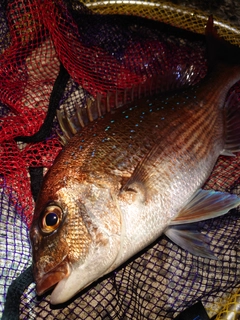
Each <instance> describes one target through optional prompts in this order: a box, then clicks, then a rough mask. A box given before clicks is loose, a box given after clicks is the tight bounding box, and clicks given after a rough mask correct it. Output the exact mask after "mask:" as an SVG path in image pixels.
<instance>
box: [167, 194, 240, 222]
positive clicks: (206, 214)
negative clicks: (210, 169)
mask: <svg viewBox="0 0 240 320" xmlns="http://www.w3.org/2000/svg"><path fill="white" fill-rule="evenodd" d="M239 205H240V198H239V197H238V196H237V195H234V194H230V193H227V192H220V191H213V190H203V189H200V190H198V191H197V192H196V193H195V194H194V196H193V197H192V198H191V200H190V201H189V202H188V204H187V205H186V206H185V207H184V208H183V209H182V210H181V211H180V212H179V213H178V215H177V216H176V217H175V218H174V219H173V220H172V222H171V225H178V224H187V223H192V222H198V221H203V220H207V219H212V218H216V217H219V216H221V215H224V214H225V213H227V212H228V211H229V210H231V209H233V208H235V207H237V206H239Z"/></svg>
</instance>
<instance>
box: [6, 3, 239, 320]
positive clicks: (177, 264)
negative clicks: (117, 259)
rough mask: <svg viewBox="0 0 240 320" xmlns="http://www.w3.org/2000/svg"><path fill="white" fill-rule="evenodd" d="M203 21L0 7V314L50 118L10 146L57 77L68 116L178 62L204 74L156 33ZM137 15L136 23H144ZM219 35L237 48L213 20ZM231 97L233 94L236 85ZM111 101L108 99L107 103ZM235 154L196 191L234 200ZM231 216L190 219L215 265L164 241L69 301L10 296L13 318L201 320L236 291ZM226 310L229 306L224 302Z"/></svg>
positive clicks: (38, 120) (164, 9)
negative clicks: (196, 318)
mask: <svg viewBox="0 0 240 320" xmlns="http://www.w3.org/2000/svg"><path fill="white" fill-rule="evenodd" d="M207 17H208V13H204V12H202V11H198V10H197V9H193V8H192V7H191V8H190V7H184V6H182V5H181V6H180V5H176V4H172V3H167V2H162V1H155V0H154V1H152V0H151V1H148V2H144V1H121V2H120V1H84V2H80V1H51V0H45V1H44V0H43V1H37V0H35V1H34V0H21V1H19V0H18V1H16V0H9V1H4V2H2V3H1V4H0V23H1V31H0V39H1V40H0V77H1V81H0V122H1V135H0V140H1V141H0V153H1V156H0V174H1V176H0V187H1V190H0V207H1V208H0V213H1V216H0V230H1V247H0V249H1V279H0V290H1V293H2V295H1V298H0V304H1V308H0V312H2V311H3V308H4V301H5V299H6V292H7V289H8V286H9V285H10V283H11V280H12V279H15V278H16V277H17V276H18V275H19V274H20V273H21V272H22V271H23V270H24V269H25V268H26V267H28V266H29V265H30V264H31V259H30V245H29V241H28V238H27V230H28V227H29V225H30V223H31V218H32V213H33V209H34V200H33V196H32V191H31V183H30V182H31V180H30V178H31V177H30V172H31V170H30V169H34V168H39V167H41V168H49V167H50V166H51V165H52V163H53V160H54V159H55V157H56V155H57V154H58V152H59V151H60V150H61V146H60V142H59V139H58V137H57V135H56V131H57V129H58V124H57V121H56V120H55V121H54V122H53V124H52V129H51V132H50V134H48V135H47V137H46V139H45V140H44V141H41V142H37V143H23V142H16V140H15V138H16V137H19V136H31V135H33V134H34V133H36V132H38V130H39V129H40V128H41V126H42V124H43V122H44V120H45V118H46V114H47V111H48V106H49V100H50V97H51V94H52V92H53V88H54V85H55V83H56V79H57V76H58V74H59V68H60V63H62V64H63V66H64V68H65V69H66V70H67V72H68V73H69V75H70V79H69V80H68V83H67V85H66V87H65V90H64V93H63V95H62V97H61V99H60V101H59V108H67V110H68V112H70V113H71V112H72V110H74V108H75V106H76V105H80V106H84V105H85V103H86V98H87V97H89V96H92V97H96V96H97V95H101V97H102V100H103V101H104V99H105V98H106V95H107V93H108V92H111V91H113V92H115V91H116V90H117V91H118V97H121V94H123V93H124V92H125V90H126V89H129V88H132V87H133V86H136V87H137V86H138V85H139V84H142V83H144V82H147V80H148V79H149V78H152V77H154V76H155V75H158V74H161V75H162V76H163V78H164V77H165V79H166V80H168V76H169V72H173V71H174V70H178V69H177V68H178V66H179V65H189V64H193V65H194V68H195V71H196V73H198V77H197V78H195V77H194V78H192V79H191V78H190V80H189V84H192V83H194V82H196V81H198V80H200V79H201V78H202V77H204V75H205V74H206V61H205V48H204V42H203V40H202V38H201V37H199V38H198V37H197V36H195V35H194V36H192V35H190V34H183V33H182V32H181V31H180V30H172V29H169V28H167V27H164V26H161V27H160V26H159V22H166V23H169V24H170V25H172V26H174V27H180V28H183V29H185V30H190V31H194V32H196V33H199V34H203V33H204V26H205V23H206V21H207ZM143 18H147V19H146V20H145V19H143ZM215 20H216V24H217V26H218V30H219V34H220V35H221V36H223V37H224V38H225V39H227V40H228V41H230V42H231V43H234V44H237V45H239V44H240V38H239V37H240V36H239V35H240V32H239V29H240V27H239V26H238V25H237V24H235V25H230V24H229V23H227V22H226V21H224V20H221V19H220V18H218V17H216V19H215ZM235 89H236V91H239V86H236V88H235ZM112 103H113V102H112ZM239 162H240V157H239V156H237V157H234V158H226V157H221V158H220V159H219V161H218V163H217V164H216V167H215V169H214V171H213V174H212V175H211V177H210V179H209V180H208V181H207V183H206V185H205V188H209V189H215V190H222V191H225V190H226V191H230V192H233V193H236V194H240V189H239V168H240V166H239ZM239 224H240V219H239V213H238V212H237V211H236V210H232V212H231V213H230V214H227V215H226V216H224V217H222V218H218V219H215V220H212V221H208V222H205V223H201V224H199V225H198V227H199V228H200V229H201V230H202V232H203V233H205V234H207V235H208V237H209V239H210V243H211V249H212V250H213V252H214V253H215V255H216V256H218V258H219V259H218V260H217V261H215V260H208V259H202V258H197V257H195V256H192V255H191V254H189V253H187V252H185V251H183V250H181V249H180V248H179V247H178V246H176V245H174V244H172V243H171V242H170V241H168V240H167V238H165V237H161V238H160V239H159V240H158V241H157V242H156V243H155V244H153V245H152V246H151V247H149V248H148V249H146V250H145V251H144V252H143V253H142V254H141V255H139V256H138V257H137V258H136V259H133V260H132V261H130V262H129V263H128V264H126V265H124V266H123V267H122V268H120V269H119V270H117V271H115V272H113V273H112V274H111V275H110V276H108V277H106V278H105V279H103V280H101V281H99V282H98V283H97V284H95V285H93V286H92V287H91V288H90V289H89V288H88V289H87V290H86V291H84V292H83V293H81V294H79V296H78V297H77V298H76V299H74V300H73V301H72V302H71V303H69V304H67V305H65V306H62V307H60V308H59V307H58V308H53V307H52V306H50V304H49V295H46V296H44V297H42V298H41V299H38V298H37V297H36V293H35V285H34V283H33V284H31V285H30V286H29V287H28V288H27V289H26V291H25V292H23V294H22V297H21V303H20V306H19V318H20V319H65V318H67V319H172V318H173V317H175V316H176V315H177V314H178V313H179V312H180V311H181V310H183V309H185V308H186V307H187V306H190V305H192V304H193V303H194V302H196V301H198V300H202V302H203V304H204V306H205V307H206V309H207V311H208V313H209V315H210V316H212V315H214V314H215V313H217V312H218V311H219V310H220V309H221V308H222V307H223V305H224V303H225V302H226V301H228V298H229V295H231V294H234V292H238V290H239V270H238V267H237V266H238V262H239V259H240V258H239V235H238V229H239V228H238V226H239ZM228 305H229V304H228Z"/></svg>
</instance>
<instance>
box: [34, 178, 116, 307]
mask: <svg viewBox="0 0 240 320" xmlns="http://www.w3.org/2000/svg"><path fill="white" fill-rule="evenodd" d="M50 180H51V179H50ZM117 188H118V187H117ZM53 189H54V190H55V191H54V190H53ZM115 189H116V188H115V184H114V183H112V181H109V179H108V180H107V179H105V180H104V178H102V179H101V182H99V180H98V179H82V181H79V179H76V180H74V179H69V180H68V181H67V182H66V181H62V185H60V187H59V186H58V187H57V188H56V187H55V186H52V184H51V183H50V182H49V183H48V179H47V181H45V182H44V185H43V188H42V190H41V192H40V194H39V198H38V200H37V203H36V209H35V213H34V219H33V223H32V226H31V230H30V239H31V243H32V251H33V273H34V278H35V282H36V291H37V293H38V294H39V295H42V294H43V293H45V292H46V291H48V290H49V289H51V288H53V287H55V288H54V290H53V292H52V294H51V303H52V304H59V303H63V302H65V301H67V300H69V299H70V298H72V297H73V296H74V295H75V294H76V293H77V292H79V291H81V290H82V289H84V288H85V287H86V286H88V285H89V284H91V283H92V282H94V281H95V280H97V279H98V278H99V277H101V276H103V275H104V274H106V273H108V272H109V270H110V271H111V266H112V265H113V264H114V261H115V259H116V257H117V255H118V252H119V250H120V247H121V214H120V212H119V209H118V206H117V202H116V201H114V198H115V194H116V191H115Z"/></svg>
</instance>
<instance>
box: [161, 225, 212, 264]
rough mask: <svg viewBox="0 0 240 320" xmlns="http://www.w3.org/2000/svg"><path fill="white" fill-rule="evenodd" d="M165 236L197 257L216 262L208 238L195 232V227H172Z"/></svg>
mask: <svg viewBox="0 0 240 320" xmlns="http://www.w3.org/2000/svg"><path fill="white" fill-rule="evenodd" d="M165 235H166V236H167V237H168V238H169V239H171V240H172V241H173V242H174V243H176V244H177V245H178V246H179V247H181V248H182V249H184V250H186V251H188V252H190V253H192V254H193V255H195V256H200V257H203V258H209V259H214V260H216V259H217V258H216V257H215V256H214V254H213V252H212V251H211V249H210V247H209V245H208V239H207V237H206V236H204V235H203V234H201V233H200V232H198V231H197V230H195V225H184V226H183V225H179V226H170V227H169V228H168V229H167V230H166V231H165Z"/></svg>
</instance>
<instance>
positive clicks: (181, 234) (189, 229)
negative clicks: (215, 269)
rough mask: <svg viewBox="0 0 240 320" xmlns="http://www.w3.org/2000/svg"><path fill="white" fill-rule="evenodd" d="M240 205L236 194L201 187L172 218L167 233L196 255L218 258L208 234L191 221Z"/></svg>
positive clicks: (225, 211)
mask: <svg viewBox="0 0 240 320" xmlns="http://www.w3.org/2000/svg"><path fill="white" fill-rule="evenodd" d="M238 205H240V198H239V197H237V196H236V195H233V194H229V193H227V192H219V191H213V190H202V189H200V190H198V191H197V192H196V193H195V194H194V196H193V197H192V198H191V200H190V201H189V203H188V204H187V205H186V206H185V207H184V208H183V209H182V210H181V211H180V212H179V214H178V215H177V216H176V217H175V218H174V220H172V222H171V225H170V226H169V227H168V228H167V229H166V231H165V234H166V236H167V237H168V238H169V239H171V240H172V241H173V242H175V243H176V244H177V245H179V246H180V247H181V248H183V249H184V250H187V251H189V252H190V253H192V254H194V255H197V256H201V257H205V258H210V259H216V257H215V256H214V255H213V253H212V251H211V250H210V248H209V245H208V241H207V238H206V236H204V235H203V234H201V233H200V232H198V231H197V230H195V225H194V224H191V223H193V222H198V221H203V220H207V219H212V218H215V217H218V216H221V215H223V214H225V213H227V212H228V211H229V210H230V209H233V208H235V207H237V206H238ZM189 223H190V224H189Z"/></svg>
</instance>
